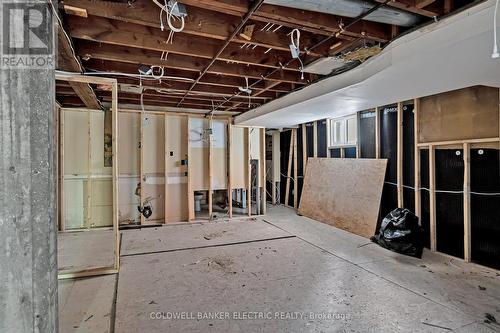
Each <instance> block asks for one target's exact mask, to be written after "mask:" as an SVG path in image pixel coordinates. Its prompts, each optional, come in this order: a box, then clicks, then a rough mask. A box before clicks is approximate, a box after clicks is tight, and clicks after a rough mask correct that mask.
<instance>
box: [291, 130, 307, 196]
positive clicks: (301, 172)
mask: <svg viewBox="0 0 500 333" xmlns="http://www.w3.org/2000/svg"><path fill="white" fill-rule="evenodd" d="M302 141H303V140H302V126H299V128H297V190H296V191H294V192H293V193H294V195H295V194H297V196H298V197H297V200H298V201H297V202H300V195H301V193H302V185H303V183H304V166H303V164H304V160H303V157H304V155H303V151H304V149H303V147H304V146H303V142H302ZM293 177H295V176H293Z"/></svg>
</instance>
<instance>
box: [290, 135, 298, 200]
mask: <svg viewBox="0 0 500 333" xmlns="http://www.w3.org/2000/svg"><path fill="white" fill-rule="evenodd" d="M292 131H293V208H295V209H297V208H298V199H299V196H298V194H299V182H298V177H299V175H298V172H297V129H296V128H294V129H293V130H292Z"/></svg>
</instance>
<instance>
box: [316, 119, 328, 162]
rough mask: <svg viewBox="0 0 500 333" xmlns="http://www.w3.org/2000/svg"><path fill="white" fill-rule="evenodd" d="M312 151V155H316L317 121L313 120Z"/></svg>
mask: <svg viewBox="0 0 500 333" xmlns="http://www.w3.org/2000/svg"><path fill="white" fill-rule="evenodd" d="M327 146H328V145H327ZM313 152H314V155H313V156H314V157H318V123H317V121H315V122H314V123H313Z"/></svg>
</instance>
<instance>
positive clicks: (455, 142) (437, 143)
mask: <svg viewBox="0 0 500 333" xmlns="http://www.w3.org/2000/svg"><path fill="white" fill-rule="evenodd" d="M490 142H500V138H484V139H466V140H453V141H435V142H424V143H419V144H418V145H417V146H418V147H428V146H431V145H432V146H452V145H462V144H464V143H490Z"/></svg>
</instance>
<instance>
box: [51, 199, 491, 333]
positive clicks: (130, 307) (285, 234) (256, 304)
mask: <svg viewBox="0 0 500 333" xmlns="http://www.w3.org/2000/svg"><path fill="white" fill-rule="evenodd" d="M238 230H239V232H238ZM87 280H89V281H91V282H88V281H87ZM62 283H69V282H62V281H61V282H60V288H61V284H62ZM97 286H98V287H97ZM114 287H115V284H114V277H111V278H110V277H109V276H107V277H97V278H93V279H82V280H77V281H76V282H74V284H73V285H71V288H68V286H63V288H61V289H60V292H62V295H60V300H61V299H63V300H65V301H64V302H65V303H64V304H65V305H64V308H63V309H62V310H63V311H62V312H61V318H60V323H64V325H61V326H64V328H65V329H64V330H61V331H62V332H71V331H78V332H109V331H110V327H113V326H114V328H115V332H119V333H121V332H156V331H158V332H212V331H213V332H284V331H286V332H373V331H384V332H396V331H403V332H446V331H453V332H500V325H499V324H496V323H491V320H490V322H489V323H486V322H485V314H486V313H489V314H491V315H493V316H494V317H496V318H497V319H499V321H500V273H499V272H497V271H494V270H490V269H487V268H484V267H481V266H477V265H473V264H465V263H463V262H462V261H460V260H458V259H452V258H450V257H447V256H443V255H439V254H432V253H429V252H425V253H424V257H423V259H422V260H419V259H414V258H410V257H406V256H402V255H399V254H396V253H393V252H390V251H388V250H385V249H383V248H380V247H378V246H377V245H375V244H372V243H370V242H369V240H367V239H365V238H362V237H358V236H356V235H352V234H350V233H347V232H344V231H342V230H339V229H335V228H333V227H331V226H328V225H325V224H322V223H319V222H316V221H314V220H311V219H308V218H305V217H300V216H297V215H296V214H295V212H294V211H293V210H291V209H288V208H284V207H269V209H268V215H267V216H265V217H263V218H259V219H256V220H247V219H240V220H238V221H231V222H210V223H205V224H193V225H176V226H165V227H161V228H156V230H155V229H149V230H148V229H143V230H128V231H126V232H123V243H122V258H121V269H120V274H119V277H118V283H117V289H116V291H117V292H116V295H115V289H114ZM68 290H70V291H71V293H72V294H68ZM75 293H77V294H75ZM78 295H88V298H89V299H94V300H95V301H94V302H76V301H75V299H76V298H78V297H79V296H78ZM115 296H116V310H115V311H113V309H114V307H113V300H114V297H115ZM60 302H61V301H60ZM110 309H111V310H110ZM60 311H61V310H60ZM108 314H109V315H108ZM91 315H93V316H92V317H90V316H91ZM172 316H180V317H181V318H178V319H172ZM199 316H201V318H199ZM259 316H260V318H259ZM88 317H90V319H88V320H87V321H85V319H87V318H88ZM207 317H211V318H207ZM221 317H222V319H221ZM157 318H159V319H157ZM227 318H229V319H227ZM107 319H109V320H107ZM88 322H91V324H92V325H94V326H92V327H90V326H89V325H88V324H87V323H88ZM74 323H80V324H74ZM113 323H114V325H113ZM72 325H73V326H77V328H74V327H73V328H72V327H71V326H72ZM66 328H67V330H66Z"/></svg>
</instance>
